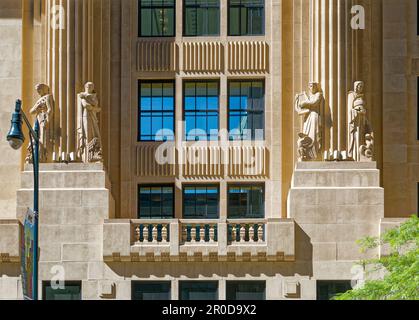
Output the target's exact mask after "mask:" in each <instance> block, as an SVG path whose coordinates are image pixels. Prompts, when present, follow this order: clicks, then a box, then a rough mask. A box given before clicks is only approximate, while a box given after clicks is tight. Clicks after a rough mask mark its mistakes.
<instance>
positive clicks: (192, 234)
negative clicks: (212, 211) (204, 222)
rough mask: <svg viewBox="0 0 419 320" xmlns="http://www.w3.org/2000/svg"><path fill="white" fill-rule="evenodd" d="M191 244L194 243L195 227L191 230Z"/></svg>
mask: <svg viewBox="0 0 419 320" xmlns="http://www.w3.org/2000/svg"><path fill="white" fill-rule="evenodd" d="M191 242H196V226H192V228H191Z"/></svg>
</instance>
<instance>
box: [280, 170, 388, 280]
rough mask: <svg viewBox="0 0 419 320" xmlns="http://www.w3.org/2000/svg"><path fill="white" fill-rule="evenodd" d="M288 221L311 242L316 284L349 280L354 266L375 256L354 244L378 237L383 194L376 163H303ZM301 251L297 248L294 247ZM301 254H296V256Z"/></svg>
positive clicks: (293, 189) (294, 185) (292, 193)
mask: <svg viewBox="0 0 419 320" xmlns="http://www.w3.org/2000/svg"><path fill="white" fill-rule="evenodd" d="M287 206H288V217H289V218H291V219H294V220H295V222H296V223H297V225H298V226H299V227H300V228H301V229H302V231H303V232H304V233H305V234H306V235H307V236H308V238H309V239H310V246H309V247H307V246H304V249H303V250H306V251H307V250H311V252H306V253H305V256H311V257H312V261H313V275H314V277H315V278H317V279H327V280H331V279H336V280H338V279H342V280H350V279H351V278H352V277H353V275H352V274H351V267H352V265H353V263H351V262H356V261H359V260H361V259H365V258H371V257H375V256H376V255H377V254H378V250H371V251H369V252H367V253H365V254H363V253H360V250H359V247H358V245H357V244H356V240H358V239H361V238H363V237H366V236H378V235H379V233H380V220H381V219H382V218H383V217H384V189H383V188H381V187H380V172H379V170H377V168H376V163H374V162H370V163H355V162H301V163H298V164H297V166H296V169H295V171H294V175H293V179H292V186H291V189H290V192H289V195H288V204H287ZM299 247H300V248H301V247H303V246H300V245H299V244H298V243H296V248H297V250H298V248H299ZM297 254H298V253H297Z"/></svg>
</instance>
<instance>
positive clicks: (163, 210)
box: [138, 185, 174, 219]
mask: <svg viewBox="0 0 419 320" xmlns="http://www.w3.org/2000/svg"><path fill="white" fill-rule="evenodd" d="M173 217H174V187H173V185H151V186H139V187H138V218H139V219H171V218H173Z"/></svg>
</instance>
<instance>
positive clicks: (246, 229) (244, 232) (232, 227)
mask: <svg viewBox="0 0 419 320" xmlns="http://www.w3.org/2000/svg"><path fill="white" fill-rule="evenodd" d="M265 224H266V222H265V221H264V220H248V219H247V220H229V221H228V243H229V244H231V245H235V244H249V243H251V244H264V243H265Z"/></svg>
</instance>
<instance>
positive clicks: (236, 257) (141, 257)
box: [103, 252, 295, 262]
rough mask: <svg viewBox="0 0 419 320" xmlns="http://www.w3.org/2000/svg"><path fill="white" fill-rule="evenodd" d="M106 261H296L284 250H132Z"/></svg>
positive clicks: (110, 257)
mask: <svg viewBox="0 0 419 320" xmlns="http://www.w3.org/2000/svg"><path fill="white" fill-rule="evenodd" d="M103 261H104V262H294V261H295V256H291V255H285V254H284V253H283V252H277V253H276V255H267V254H266V252H259V253H257V254H251V253H250V252H243V253H242V254H236V253H235V252H229V253H228V254H227V255H218V253H217V252H211V253H210V254H202V253H199V252H195V253H194V254H188V253H187V252H181V253H180V254H179V255H176V256H172V255H170V253H168V252H167V253H166V252H165V253H161V254H155V253H154V252H148V253H147V254H139V253H138V252H132V253H131V254H130V255H129V256H123V255H121V254H120V253H118V252H115V253H113V254H112V255H107V256H104V257H103Z"/></svg>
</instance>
